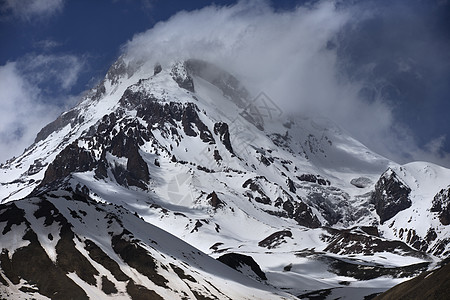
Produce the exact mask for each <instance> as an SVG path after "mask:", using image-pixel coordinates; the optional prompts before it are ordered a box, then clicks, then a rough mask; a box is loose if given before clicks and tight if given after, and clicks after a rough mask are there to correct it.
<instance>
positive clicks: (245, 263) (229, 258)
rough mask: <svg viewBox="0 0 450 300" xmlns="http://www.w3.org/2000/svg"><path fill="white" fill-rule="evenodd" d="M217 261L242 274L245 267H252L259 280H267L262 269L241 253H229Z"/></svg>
mask: <svg viewBox="0 0 450 300" xmlns="http://www.w3.org/2000/svg"><path fill="white" fill-rule="evenodd" d="M217 260H218V261H220V262H222V263H224V264H226V265H227V266H229V267H231V268H233V269H235V270H237V271H239V272H241V273H242V271H241V269H242V268H243V267H250V268H251V270H252V271H253V272H254V273H255V274H256V276H257V277H258V278H260V279H262V280H267V277H266V274H264V272H263V271H262V270H261V267H260V266H259V265H258V264H257V263H256V261H255V260H254V259H253V258H252V257H251V256H248V255H243V254H239V253H227V254H224V255H222V256H221V257H219V258H218V259H217ZM246 275H248V274H246Z"/></svg>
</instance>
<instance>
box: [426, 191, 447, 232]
mask: <svg viewBox="0 0 450 300" xmlns="http://www.w3.org/2000/svg"><path fill="white" fill-rule="evenodd" d="M432 205H433V206H432V207H431V210H430V211H432V212H436V213H438V217H439V221H441V223H442V225H450V187H449V188H448V189H442V190H441V191H440V192H439V193H438V194H437V195H436V196H435V197H434V199H433V202H432Z"/></svg>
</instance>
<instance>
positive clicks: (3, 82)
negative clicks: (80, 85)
mask: <svg viewBox="0 0 450 300" xmlns="http://www.w3.org/2000/svg"><path fill="white" fill-rule="evenodd" d="M81 66H82V63H81V60H80V59H78V58H76V57H73V56H69V55H62V56H56V55H51V56H43V55H37V56H31V55H29V56H26V57H25V58H22V59H21V60H19V61H17V62H8V63H6V64H5V65H3V66H0V107H1V108H2V109H1V110H0V162H4V161H6V160H7V159H9V158H11V157H12V156H17V155H20V154H21V153H22V152H23V150H24V149H25V148H26V147H28V146H30V145H31V144H32V143H33V141H34V139H35V137H36V134H37V133H38V132H39V130H40V129H41V128H42V127H44V126H45V125H46V124H48V123H49V122H51V121H53V120H54V119H55V118H56V117H57V116H58V114H59V113H61V112H62V111H63V110H64V109H67V108H68V106H70V105H72V104H74V99H75V98H76V97H75V96H72V95H68V94H69V93H68V90H69V89H70V87H71V86H72V85H73V84H74V83H75V82H76V80H77V78H78V75H79V72H80V69H81ZM49 82H51V84H52V85H53V87H54V88H55V89H56V90H57V89H61V90H62V91H63V92H64V94H65V96H58V95H57V94H52V93H50V94H46V95H45V97H44V96H43V86H45V85H46V84H49Z"/></svg>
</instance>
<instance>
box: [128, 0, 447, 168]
mask: <svg viewBox="0 0 450 300" xmlns="http://www.w3.org/2000/svg"><path fill="white" fill-rule="evenodd" d="M369 2H370V3H369V4H367V3H365V2H352V3H350V4H349V3H342V2H339V1H314V2H309V3H308V4H305V5H302V6H297V7H296V8H295V9H293V10H289V11H288V10H275V9H274V8H273V7H272V6H271V5H270V3H269V2H268V1H258V0H255V1H251V0H248V1H240V2H238V3H237V4H235V5H232V6H223V7H221V6H215V5H212V6H208V7H205V8H203V9H199V10H194V11H190V12H187V11H182V12H179V13H177V14H176V15H174V16H172V17H171V18H170V19H169V20H167V21H165V22H160V23H158V24H156V25H155V26H154V27H153V28H151V29H150V30H148V31H146V32H144V33H141V34H137V35H135V36H134V37H133V39H132V40H131V41H129V42H128V43H127V44H126V45H125V46H124V47H123V51H124V52H125V54H126V55H127V56H128V57H129V58H130V59H137V60H150V61H154V62H160V63H162V64H164V62H168V61H172V60H174V59H186V58H199V59H204V60H208V61H210V62H213V63H216V64H217V65H219V66H221V67H223V68H225V69H226V70H228V71H230V72H232V73H233V74H234V75H236V76H237V77H238V78H240V79H241V81H243V82H244V84H245V85H246V86H248V87H249V88H250V89H251V90H252V92H253V93H254V94H255V95H256V94H257V93H258V92H259V91H261V90H263V91H264V92H266V93H267V94H268V95H270V96H271V97H272V98H273V99H274V100H276V101H277V103H278V104H279V105H280V107H282V109H283V110H284V111H285V112H293V111H295V112H297V113H301V114H307V115H320V116H323V117H326V118H329V119H331V120H333V121H335V122H336V123H337V124H339V125H340V126H342V127H343V128H344V129H346V130H347V131H348V132H350V133H351V134H352V135H353V136H355V137H356V138H357V139H359V140H360V141H362V142H363V143H365V144H366V145H367V146H368V147H369V148H372V149H373V150H375V151H377V152H379V153H380V154H382V155H385V156H388V157H389V158H391V159H394V160H396V161H398V162H406V161H409V160H420V159H424V158H427V159H428V160H432V161H434V162H437V163H442V164H444V165H447V166H450V160H449V158H450V157H449V156H448V155H446V154H445V153H442V151H439V149H436V148H437V147H443V141H445V138H440V139H439V141H441V142H440V143H437V141H438V139H436V140H434V142H433V141H429V142H430V143H431V142H433V143H431V144H430V143H428V144H429V145H433V147H432V148H433V149H432V150H433V151H431V149H430V147H428V146H426V145H423V144H420V143H419V142H418V140H419V139H418V138H417V137H416V136H415V133H414V130H415V128H411V126H410V124H407V123H405V122H404V119H402V118H400V116H401V111H404V109H400V110H399V107H400V106H401V105H403V104H404V103H400V102H396V101H404V99H402V98H401V97H400V96H401V95H400V94H399V93H405V91H406V90H408V89H411V88H413V87H414V86H415V87H417V85H418V84H419V83H420V82H422V81H421V79H420V76H419V75H421V73H420V71H421V67H423V66H424V65H425V63H424V62H425V60H422V61H418V62H417V61H416V60H414V59H415V58H416V57H412V58H413V60H411V56H408V55H404V56H402V49H405V47H406V48H407V47H408V46H414V43H415V38H413V37H411V36H410V37H409V38H408V36H404V34H405V32H406V31H405V28H407V27H408V26H409V25H408V24H409V22H410V20H411V19H410V16H415V17H416V18H417V16H418V15H419V13H418V11H419V8H417V7H415V6H414V5H417V3H419V4H420V1H419V2H417V1H416V2H417V3H416V2H414V1H413V2H414V3H413V4H411V5H410V6H411V7H408V8H405V5H406V4H404V3H402V2H401V1H394V2H395V5H393V6H389V5H387V4H386V3H384V4H382V5H378V4H379V2H374V1H369ZM371 7H372V8H373V7H376V9H375V10H371V9H368V8H371ZM390 8H391V11H390ZM403 9H404V11H403ZM392 10H393V11H392ZM421 21H424V22H425V21H426V20H425V19H424V18H422V19H421ZM396 22H398V24H397V23H396ZM425 23H426V22H425ZM383 24H389V25H390V26H391V27H383ZM391 24H392V25H391ZM371 26H372V27H371ZM416 27H417V29H418V30H419V29H424V28H425V27H420V26H419V25H417V26H416ZM374 28H375V29H376V30H375V29H374ZM424 30H425V29H424ZM425 31H426V30H425ZM372 33H374V34H373V36H370V34H372ZM353 35H354V36H353ZM367 35H369V36H367ZM427 38H430V39H431V37H427ZM396 39H401V40H402V43H401V44H397V43H395V41H396ZM358 41H364V43H365V45H358ZM370 45H372V46H370ZM426 49H429V50H430V51H431V50H435V49H434V48H432V47H431V46H429V45H425V46H424V47H423V50H426ZM367 51H369V53H370V54H369V55H367V54H366V53H365V52H367ZM372 52H373V53H372ZM407 54H408V53H407ZM366 58H373V59H366ZM386 64H388V65H395V68H394V69H395V70H394V69H392V68H386V67H385V65H386ZM417 76H419V77H417ZM401 78H410V79H411V80H409V79H408V80H409V81H408V80H407V81H406V82H402V81H401ZM415 78H416V79H415ZM412 79H415V80H412ZM408 84H410V85H411V86H409V87H408ZM412 129H413V130H412ZM441 149H442V148H441ZM432 152H433V153H432ZM436 153H441V154H442V155H436Z"/></svg>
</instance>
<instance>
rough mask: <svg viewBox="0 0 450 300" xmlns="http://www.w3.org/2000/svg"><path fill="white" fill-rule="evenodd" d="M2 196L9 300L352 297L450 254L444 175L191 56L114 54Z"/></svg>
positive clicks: (448, 189)
mask: <svg viewBox="0 0 450 300" xmlns="http://www.w3.org/2000/svg"><path fill="white" fill-rule="evenodd" d="M0 183H1V188H0V199H2V200H1V203H2V204H1V206H0V229H1V230H2V235H1V236H0V244H1V247H2V249H3V250H2V251H3V252H2V256H1V260H0V263H1V270H0V283H1V284H2V285H3V286H2V287H1V289H0V295H2V296H3V295H6V296H8V297H10V296H12V295H13V297H22V298H27V297H28V296H27V295H33V297H37V295H41V296H42V297H48V298H51V299H53V298H54V299H58V297H60V298H61V297H62V298H64V299H67V297H68V295H69V294H70V293H72V292H73V293H77V294H74V295H83V296H84V297H91V298H92V297H101V298H107V297H119V296H120V297H123V298H127V299H129V298H130V297H131V298H132V299H140V298H139V297H147V298H149V297H150V298H151V297H155V299H158V298H157V297H162V298H167V299H175V298H179V299H193V298H194V297H195V298H197V299H222V298H223V299H245V298H249V299H267V298H270V299H274V298H276V297H279V298H283V297H284V298H286V299H288V298H290V297H299V298H306V299H307V298H308V297H310V298H312V297H314V296H317V295H322V296H323V297H324V298H326V297H334V298H336V297H346V298H345V299H352V297H353V298H354V299H361V298H363V297H364V296H367V295H372V294H376V293H379V292H381V291H384V290H387V289H388V288H390V287H392V286H393V285H395V284H396V283H399V282H401V281H404V280H405V279H406V278H409V277H412V276H413V275H415V274H418V273H420V272H422V271H425V270H427V269H428V268H431V267H433V266H434V265H435V264H436V263H437V262H438V261H440V260H441V259H443V258H445V257H447V256H448V254H449V251H450V243H449V242H450V229H449V227H448V225H449V224H450V206H449V201H450V170H448V169H445V168H443V167H440V166H436V165H433V164H430V163H425V162H414V163H410V164H407V165H403V166H402V165H399V164H396V163H394V162H392V161H389V160H388V159H386V158H384V157H381V156H380V155H378V154H376V153H374V152H372V151H371V150H369V149H367V148H366V147H365V146H364V145H362V144H361V143H359V142H358V141H356V140H355V139H353V138H352V137H351V136H349V135H348V134H347V133H346V132H344V131H343V130H341V129H340V128H339V127H338V126H336V125H334V124H332V123H331V122H330V121H328V120H324V119H318V118H312V117H306V116H291V115H287V114H286V113H283V111H282V110H281V109H280V108H279V107H278V106H277V105H276V103H274V102H273V101H271V100H270V98H269V97H268V96H267V95H265V94H264V93H261V94H259V95H257V96H251V95H250V93H249V92H248V91H247V89H246V88H245V87H244V86H243V85H242V84H241V83H240V82H239V81H238V80H237V79H236V78H235V77H233V76H232V75H231V74H229V73H227V72H226V71H224V70H222V69H220V68H218V67H217V66H214V65H212V64H210V63H207V62H204V61H200V60H194V59H191V60H186V61H177V62H172V63H166V64H163V65H160V64H155V62H151V61H148V62H140V63H136V62H135V61H132V60H129V59H127V58H126V57H121V58H119V59H118V61H117V62H116V63H115V64H114V65H113V66H112V67H111V69H110V70H109V71H108V73H107V75H106V77H105V79H104V80H103V81H102V82H101V83H100V84H99V85H98V86H97V87H95V88H94V89H92V90H91V91H89V92H88V93H87V94H86V96H84V97H83V99H82V100H81V102H80V103H79V104H78V105H77V106H76V107H74V108H73V109H71V110H70V111H68V112H66V113H64V114H62V115H61V116H60V117H59V118H58V119H57V120H55V121H54V122H52V123H51V124H49V125H47V126H46V127H45V128H43V129H42V130H41V132H40V133H39V134H38V135H37V138H36V141H35V143H34V144H33V145H31V146H30V147H29V148H28V149H26V150H25V152H24V153H23V154H22V155H21V156H20V157H18V158H14V159H12V160H10V161H8V162H7V163H6V164H4V165H2V166H1V169H0ZM63 247H67V248H65V250H64V248H63ZM35 252H36V254H34V253H35ZM67 253H70V254H67ZM34 256H36V257H38V258H39V262H36V263H34V264H33V266H34V267H33V268H31V267H30V266H29V265H28V263H25V262H28V261H29V260H30V259H31V257H34ZM215 259H218V261H217V260H215ZM219 261H220V262H219ZM221 262H223V263H225V264H228V265H229V266H231V267H232V268H234V269H235V270H233V269H231V268H228V267H226V266H224V265H223V264H222V263H221ZM142 265H143V266H144V267H142ZM43 269H45V270H51V271H49V272H50V273H51V274H52V275H51V276H54V278H58V279H59V280H47V281H43V279H42V278H41V277H40V276H39V272H42V271H43ZM239 272H240V273H242V274H244V275H246V276H243V275H242V274H240V273H239ZM50 273H49V274H50ZM249 277H250V278H249ZM49 278H50V277H49ZM52 278H53V277H52ZM49 282H52V284H50V283H49ZM66 287H67V288H66ZM139 293H143V294H139ZM146 293H150V294H151V295H153V296H149V295H150V294H146ZM63 294H64V295H65V296H61V295H63ZM142 295H147V296H142ZM156 295H158V296H156ZM62 298H61V299H62ZM150 298H149V299H150ZM343 299H344V298H343Z"/></svg>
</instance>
